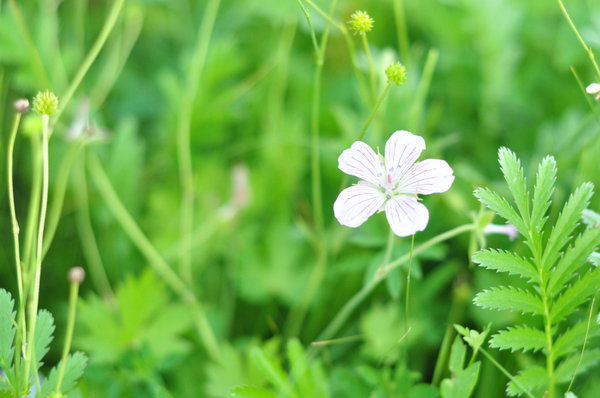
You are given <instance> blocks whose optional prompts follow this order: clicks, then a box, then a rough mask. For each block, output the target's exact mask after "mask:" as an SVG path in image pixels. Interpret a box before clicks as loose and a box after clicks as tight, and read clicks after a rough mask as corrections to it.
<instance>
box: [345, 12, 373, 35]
mask: <svg viewBox="0 0 600 398" xmlns="http://www.w3.org/2000/svg"><path fill="white" fill-rule="evenodd" d="M374 22H375V21H373V18H371V17H370V16H369V14H367V12H366V11H360V10H359V11H355V12H354V13H353V14H352V15H350V20H349V21H348V25H349V26H350V30H352V32H353V33H354V34H355V35H364V34H366V33H367V32H370V31H371V29H373V23H374Z"/></svg>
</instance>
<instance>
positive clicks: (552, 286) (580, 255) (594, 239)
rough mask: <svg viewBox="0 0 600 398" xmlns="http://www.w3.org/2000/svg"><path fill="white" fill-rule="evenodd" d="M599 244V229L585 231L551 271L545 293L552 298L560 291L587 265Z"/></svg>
mask: <svg viewBox="0 0 600 398" xmlns="http://www.w3.org/2000/svg"><path fill="white" fill-rule="evenodd" d="M599 243H600V228H593V229H586V230H585V231H584V232H583V233H582V234H581V235H580V236H579V237H578V238H577V240H576V241H575V244H574V245H573V246H571V247H569V248H568V249H567V251H566V252H565V254H564V256H563V257H562V258H561V259H560V260H559V261H558V264H557V265H556V268H555V269H554V270H552V273H551V275H550V280H549V281H548V287H547V289H546V290H547V292H548V293H549V294H550V295H551V296H554V295H556V294H557V293H558V292H560V290H562V288H563V286H564V285H565V283H567V282H568V281H569V280H570V279H571V278H572V277H573V275H575V273H576V272H577V271H578V270H579V269H580V268H581V267H582V266H583V265H586V264H587V259H588V257H589V256H590V255H591V254H592V253H593V252H594V250H595V249H596V247H598V244H599Z"/></svg>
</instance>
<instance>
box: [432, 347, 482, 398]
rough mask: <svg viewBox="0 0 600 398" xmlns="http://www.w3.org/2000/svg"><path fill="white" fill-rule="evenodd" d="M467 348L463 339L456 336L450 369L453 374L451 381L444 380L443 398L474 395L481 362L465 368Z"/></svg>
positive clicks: (465, 397)
mask: <svg viewBox="0 0 600 398" xmlns="http://www.w3.org/2000/svg"><path fill="white" fill-rule="evenodd" d="M466 351H467V350H466V347H465V345H464V344H463V343H462V341H461V338H460V337H459V336H456V338H455V339H454V342H453V343H452V349H451V351H450V360H449V362H448V368H449V369H450V371H451V372H452V377H451V378H450V379H444V380H442V384H441V385H440V393H441V395H442V398H468V397H470V396H471V394H472V393H473V389H474V388H475V385H476V384H477V379H478V377H479V367H480V365H481V363H480V362H475V363H472V364H470V365H469V366H467V367H466V368H463V366H464V360H465V355H466Z"/></svg>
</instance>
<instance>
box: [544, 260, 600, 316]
mask: <svg viewBox="0 0 600 398" xmlns="http://www.w3.org/2000/svg"><path fill="white" fill-rule="evenodd" d="M599 285H600V269H598V268H596V269H594V270H593V271H591V272H588V273H587V274H585V275H584V276H582V277H581V278H580V279H579V280H578V281H577V282H575V283H574V284H573V286H571V287H569V288H568V289H566V290H565V292H564V293H563V294H562V295H561V296H560V297H558V299H556V301H555V302H554V304H553V305H552V308H551V310H550V319H551V321H552V323H553V324H554V323H557V322H558V321H560V320H562V319H563V318H564V317H566V316H568V315H569V314H571V313H572V312H573V311H574V310H575V309H576V308H577V307H578V306H579V305H581V304H583V303H584V302H585V301H586V300H587V299H588V298H589V297H590V296H591V295H593V294H595V293H596V292H597V291H598V286H599Z"/></svg>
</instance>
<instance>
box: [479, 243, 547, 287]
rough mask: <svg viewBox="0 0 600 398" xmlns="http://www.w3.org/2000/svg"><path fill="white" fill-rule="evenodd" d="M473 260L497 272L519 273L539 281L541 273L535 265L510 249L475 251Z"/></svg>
mask: <svg viewBox="0 0 600 398" xmlns="http://www.w3.org/2000/svg"><path fill="white" fill-rule="evenodd" d="M473 261H474V262H476V263H477V264H479V265H480V266H481V267H484V268H487V269H492V270H496V271H497V272H508V273H509V274H511V275H519V276H521V277H523V278H525V279H529V280H532V281H534V282H538V281H539V279H540V278H539V275H538V273H537V271H536V269H535V266H534V265H533V264H531V263H530V262H529V261H527V260H525V259H524V258H523V257H521V256H517V255H516V254H513V253H511V252H508V251H503V250H494V249H486V250H480V251H478V252H477V253H475V256H474V257H473Z"/></svg>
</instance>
